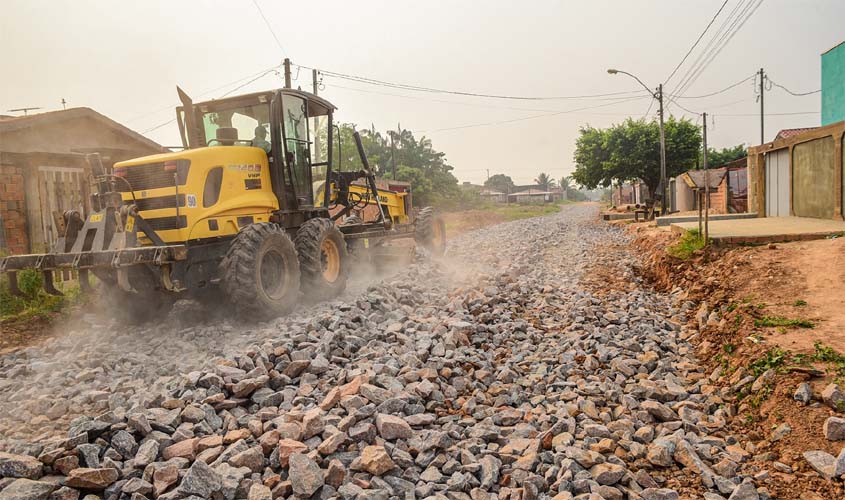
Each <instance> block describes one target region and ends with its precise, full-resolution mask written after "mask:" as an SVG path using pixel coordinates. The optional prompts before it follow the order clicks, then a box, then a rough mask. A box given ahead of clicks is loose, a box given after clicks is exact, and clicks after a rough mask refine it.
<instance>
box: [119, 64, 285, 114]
mask: <svg viewBox="0 0 845 500" xmlns="http://www.w3.org/2000/svg"><path fill="white" fill-rule="evenodd" d="M278 67H279V66H272V67H270V68H266V69H262V70H261V71H259V72H258V73H253V74H251V75H248V76H245V77H243V78H238V79H237V80H233V81H231V82H228V83H224V84H223V85H220V86H218V87H214V88H213V89H208V90H205V91H203V92H200V93H199V94H196V96H197V97H202V96H204V95H208V94H212V93H214V92H217V91H218V90H221V89H225V88H226V87H228V86H230V85H234V84H236V83H240V82H242V81H244V80H246V79H249V78H255V77H256V76H259V75H261V76H263V75H266V74H267V73H268V72H269V71H270V70H273V69H277V68H278ZM176 106H178V104H171V105H170V106H167V107H162V108H158V109H155V110H153V111H149V112H147V113H144V114H142V115H137V116H134V117H132V118H129V119H128V120H123V123H130V122H133V121H136V120H140V119H141V118H146V117H148V116H152V115H155V114H158V113H161V112H163V111H168V110H172V109H173V108H175V107H176Z"/></svg>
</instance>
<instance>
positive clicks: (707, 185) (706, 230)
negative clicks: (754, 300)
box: [702, 113, 710, 246]
mask: <svg viewBox="0 0 845 500" xmlns="http://www.w3.org/2000/svg"><path fill="white" fill-rule="evenodd" d="M702 116H703V117H704V130H703V135H704V246H707V243H708V242H709V241H710V225H709V223H710V220H709V219H710V174H709V172H710V170H709V168H708V165H707V113H703V114H702Z"/></svg>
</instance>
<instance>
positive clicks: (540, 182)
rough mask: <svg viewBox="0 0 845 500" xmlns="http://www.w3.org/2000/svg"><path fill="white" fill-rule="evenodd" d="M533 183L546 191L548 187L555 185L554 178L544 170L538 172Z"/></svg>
mask: <svg viewBox="0 0 845 500" xmlns="http://www.w3.org/2000/svg"><path fill="white" fill-rule="evenodd" d="M534 183H535V184H537V186H539V187H540V189H542V190H543V191H548V190H549V189H551V188H553V187H555V180H554V179H552V178H551V177H549V176H548V174H546V173H545V172H540V174H539V175H538V176H537V178H536V179H534Z"/></svg>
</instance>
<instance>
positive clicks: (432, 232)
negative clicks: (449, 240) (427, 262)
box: [414, 207, 446, 256]
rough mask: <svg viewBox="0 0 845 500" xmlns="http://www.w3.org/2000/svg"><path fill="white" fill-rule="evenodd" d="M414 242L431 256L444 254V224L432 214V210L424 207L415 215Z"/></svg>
mask: <svg viewBox="0 0 845 500" xmlns="http://www.w3.org/2000/svg"><path fill="white" fill-rule="evenodd" d="M415 226H416V227H415V228H414V240H415V241H416V242H417V244H418V245H420V246H422V247H423V248H425V249H426V250H428V251H429V252H431V253H432V254H433V255H438V256H439V255H443V253H444V252H446V223H445V222H443V219H441V218H440V217H438V216H437V215H436V214H435V213H434V208H432V207H425V208H423V209H422V210H420V213H419V214H418V215H417V220H416V222H415Z"/></svg>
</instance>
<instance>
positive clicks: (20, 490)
mask: <svg viewBox="0 0 845 500" xmlns="http://www.w3.org/2000/svg"><path fill="white" fill-rule="evenodd" d="M56 488H57V486H56V485H55V484H53V483H48V482H45V481H33V480H31V479H24V478H20V479H15V480H14V481H12V483H11V484H9V485H8V486H6V487H5V488H3V489H2V490H0V500H47V498H49V497H50V493H52V492H53V490H55V489H56Z"/></svg>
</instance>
